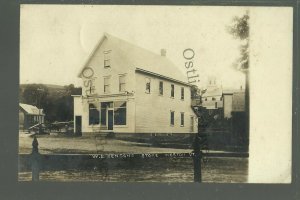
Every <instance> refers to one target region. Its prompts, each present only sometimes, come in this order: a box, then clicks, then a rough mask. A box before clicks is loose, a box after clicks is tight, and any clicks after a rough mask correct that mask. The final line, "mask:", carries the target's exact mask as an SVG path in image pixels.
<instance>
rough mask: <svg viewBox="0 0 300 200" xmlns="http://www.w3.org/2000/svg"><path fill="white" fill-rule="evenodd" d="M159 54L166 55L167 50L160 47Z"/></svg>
mask: <svg viewBox="0 0 300 200" xmlns="http://www.w3.org/2000/svg"><path fill="white" fill-rule="evenodd" d="M160 55H161V56H164V57H166V55H167V50H166V49H161V50H160Z"/></svg>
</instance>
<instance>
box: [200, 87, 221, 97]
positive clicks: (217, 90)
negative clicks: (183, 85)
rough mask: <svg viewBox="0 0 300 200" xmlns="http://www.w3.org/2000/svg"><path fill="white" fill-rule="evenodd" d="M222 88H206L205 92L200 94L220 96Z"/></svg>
mask: <svg viewBox="0 0 300 200" xmlns="http://www.w3.org/2000/svg"><path fill="white" fill-rule="evenodd" d="M222 92H223V90H222V88H219V87H215V88H208V89H207V90H206V92H205V93H204V94H203V95H202V97H214V96H222Z"/></svg>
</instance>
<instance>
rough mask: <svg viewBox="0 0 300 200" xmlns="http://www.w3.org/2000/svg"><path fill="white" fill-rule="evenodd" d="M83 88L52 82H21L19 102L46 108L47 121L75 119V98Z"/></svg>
mask: <svg viewBox="0 0 300 200" xmlns="http://www.w3.org/2000/svg"><path fill="white" fill-rule="evenodd" d="M80 94H81V88H79V87H78V88H76V87H74V85H73V84H71V85H67V86H60V85H51V84H21V85H20V87H19V102H20V103H26V104H30V105H34V106H37V107H39V108H42V109H44V112H45V114H46V116H45V120H46V121H47V122H54V121H71V120H73V98H72V96H71V95H80Z"/></svg>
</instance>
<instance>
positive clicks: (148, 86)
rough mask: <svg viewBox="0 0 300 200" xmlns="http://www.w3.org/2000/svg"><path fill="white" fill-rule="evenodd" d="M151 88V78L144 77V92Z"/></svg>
mask: <svg viewBox="0 0 300 200" xmlns="http://www.w3.org/2000/svg"><path fill="white" fill-rule="evenodd" d="M150 88H151V79H150V78H146V93H150V90H151V89H150Z"/></svg>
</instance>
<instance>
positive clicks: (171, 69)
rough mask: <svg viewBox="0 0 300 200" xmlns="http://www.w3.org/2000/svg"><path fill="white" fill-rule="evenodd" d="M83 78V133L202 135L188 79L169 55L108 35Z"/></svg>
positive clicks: (78, 118) (79, 120)
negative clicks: (194, 110) (156, 52)
mask: <svg viewBox="0 0 300 200" xmlns="http://www.w3.org/2000/svg"><path fill="white" fill-rule="evenodd" d="M78 77H79V78H81V79H82V95H80V96H74V122H75V123H74V129H75V132H77V133H80V132H82V133H91V132H97V133H101V132H103V133H108V132H114V133H152V134H153V133H196V132H197V118H196V115H195V113H194V112H193V110H192V108H191V90H190V85H189V84H188V81H187V77H186V75H185V74H184V73H182V72H181V71H180V70H179V68H178V67H177V66H175V65H174V64H173V63H172V62H171V61H170V60H169V59H168V58H167V57H166V51H165V50H161V55H158V54H155V53H152V52H150V51H148V50H146V49H143V48H140V47H137V46H135V45H133V44H130V43H128V42H126V41H124V40H121V39H119V38H116V37H114V36H111V35H109V34H106V33H105V34H104V36H103V37H102V38H101V40H100V41H99V43H98V44H97V45H96V47H95V49H94V50H93V52H91V54H90V56H89V58H88V59H87V61H86V63H85V64H84V66H83V67H82V69H81V70H80V72H79V74H78Z"/></svg>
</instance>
